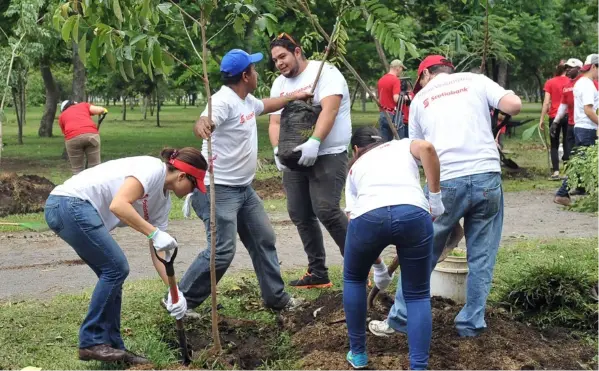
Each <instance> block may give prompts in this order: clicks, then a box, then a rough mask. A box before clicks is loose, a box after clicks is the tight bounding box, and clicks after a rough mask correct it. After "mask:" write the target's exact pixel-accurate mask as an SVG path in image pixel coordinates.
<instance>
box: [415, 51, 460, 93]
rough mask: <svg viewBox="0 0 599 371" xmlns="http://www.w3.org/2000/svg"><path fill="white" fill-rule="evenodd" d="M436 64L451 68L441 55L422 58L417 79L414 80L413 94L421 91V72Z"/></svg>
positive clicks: (451, 65) (449, 62) (448, 61)
mask: <svg viewBox="0 0 599 371" xmlns="http://www.w3.org/2000/svg"><path fill="white" fill-rule="evenodd" d="M438 64H442V65H444V66H449V67H453V64H451V61H450V60H449V59H447V58H445V57H444V56H442V55H429V56H428V57H426V58H424V59H423V60H422V62H420V65H419V66H418V79H417V80H416V85H414V94H416V93H418V91H419V90H420V89H422V86H420V78H421V77H422V71H424V70H425V69H427V68H429V67H432V66H436V65H438Z"/></svg>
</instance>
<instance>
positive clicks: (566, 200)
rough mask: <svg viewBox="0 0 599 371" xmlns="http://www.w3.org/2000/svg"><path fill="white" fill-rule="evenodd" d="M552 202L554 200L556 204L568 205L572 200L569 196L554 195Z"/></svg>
mask: <svg viewBox="0 0 599 371" xmlns="http://www.w3.org/2000/svg"><path fill="white" fill-rule="evenodd" d="M553 202H555V203H556V204H558V205H562V206H570V204H571V203H572V201H571V200H570V197H564V196H555V198H554V199H553Z"/></svg>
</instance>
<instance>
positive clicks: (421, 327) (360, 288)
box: [343, 205, 433, 370]
mask: <svg viewBox="0 0 599 371" xmlns="http://www.w3.org/2000/svg"><path fill="white" fill-rule="evenodd" d="M346 241H347V242H346V245H345V258H344V262H343V308H344V310H345V315H346V318H347V330H348V333H349V344H350V349H351V351H352V352H353V353H355V354H359V353H364V352H365V351H366V279H367V278H368V272H369V271H370V268H371V266H372V264H373V263H374V261H375V260H376V258H377V257H378V256H379V255H380V254H381V252H382V251H383V250H384V249H385V247H387V246H388V245H395V246H396V249H397V255H398V257H399V266H400V272H401V278H402V279H401V285H402V288H403V298H404V299H405V303H406V306H407V317H408V319H409V321H408V325H407V328H408V347H409V350H410V369H412V370H419V369H426V367H427V365H428V357H429V349H430V342H431V335H432V312H431V302H430V275H431V269H432V264H431V263H432V258H433V222H432V218H431V215H430V213H429V212H427V211H426V210H424V209H422V208H419V207H416V206H412V205H396V206H385V207H381V208H378V209H375V210H372V211H369V212H367V213H365V214H363V215H360V216H359V217H357V218H355V219H352V220H351V221H350V223H349V227H348V229H347V239H346Z"/></svg>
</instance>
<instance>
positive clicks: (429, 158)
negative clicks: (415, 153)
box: [420, 147, 441, 193]
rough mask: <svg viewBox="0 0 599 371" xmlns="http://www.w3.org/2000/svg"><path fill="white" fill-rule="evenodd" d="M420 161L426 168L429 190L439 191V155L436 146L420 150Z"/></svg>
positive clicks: (425, 173)
mask: <svg viewBox="0 0 599 371" xmlns="http://www.w3.org/2000/svg"><path fill="white" fill-rule="evenodd" d="M420 162H421V163H422V167H423V169H424V175H425V176H426V182H427V184H428V189H429V191H431V192H433V193H438V192H439V191H440V190H441V182H440V165H439V157H438V156H437V152H436V151H435V148H434V147H430V148H426V149H424V150H422V151H421V152H420Z"/></svg>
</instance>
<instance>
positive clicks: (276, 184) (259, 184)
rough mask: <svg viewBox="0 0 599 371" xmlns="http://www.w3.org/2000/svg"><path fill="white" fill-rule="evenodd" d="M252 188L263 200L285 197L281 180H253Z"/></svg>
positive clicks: (276, 178) (273, 178) (274, 178)
mask: <svg viewBox="0 0 599 371" xmlns="http://www.w3.org/2000/svg"><path fill="white" fill-rule="evenodd" d="M252 187H253V188H254V190H255V191H256V193H257V194H258V196H259V197H260V198H261V199H263V200H272V199H276V198H283V197H285V191H284V190H283V180H282V179H281V178H278V177H272V178H268V179H259V180H258V179H257V180H254V182H253V183H252Z"/></svg>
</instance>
